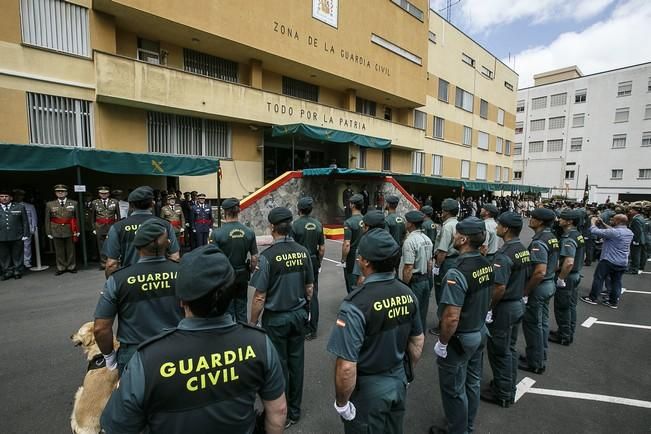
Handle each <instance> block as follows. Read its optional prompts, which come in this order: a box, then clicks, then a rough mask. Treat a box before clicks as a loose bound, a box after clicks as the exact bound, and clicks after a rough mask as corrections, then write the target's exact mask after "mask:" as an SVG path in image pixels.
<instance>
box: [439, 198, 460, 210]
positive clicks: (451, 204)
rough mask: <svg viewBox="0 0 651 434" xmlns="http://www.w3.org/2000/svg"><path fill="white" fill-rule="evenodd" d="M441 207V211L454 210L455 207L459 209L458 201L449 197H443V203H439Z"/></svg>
mask: <svg viewBox="0 0 651 434" xmlns="http://www.w3.org/2000/svg"><path fill="white" fill-rule="evenodd" d="M441 209H442V210H443V211H454V210H455V209H459V202H457V201H456V200H454V199H450V198H447V199H444V200H443V203H441Z"/></svg>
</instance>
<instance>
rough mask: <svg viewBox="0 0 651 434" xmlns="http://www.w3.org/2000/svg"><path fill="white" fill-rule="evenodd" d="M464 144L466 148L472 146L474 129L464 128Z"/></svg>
mask: <svg viewBox="0 0 651 434" xmlns="http://www.w3.org/2000/svg"><path fill="white" fill-rule="evenodd" d="M463 144H464V145H466V146H470V145H472V128H470V127H467V126H465V125H464V126H463Z"/></svg>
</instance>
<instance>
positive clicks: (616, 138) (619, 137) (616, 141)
mask: <svg viewBox="0 0 651 434" xmlns="http://www.w3.org/2000/svg"><path fill="white" fill-rule="evenodd" d="M626 138H627V137H626V134H613V142H612V145H611V148H610V149H625V148H626ZM620 144H621V146H620Z"/></svg>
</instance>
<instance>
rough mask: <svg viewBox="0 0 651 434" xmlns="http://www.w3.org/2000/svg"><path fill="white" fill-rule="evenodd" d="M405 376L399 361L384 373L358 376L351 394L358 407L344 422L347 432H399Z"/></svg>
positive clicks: (403, 404)
mask: <svg viewBox="0 0 651 434" xmlns="http://www.w3.org/2000/svg"><path fill="white" fill-rule="evenodd" d="M406 398H407V378H406V376H405V371H404V368H403V367H402V364H400V366H398V367H396V368H395V369H394V370H392V371H391V372H388V373H386V374H384V375H366V376H365V375H360V376H358V377H357V384H356V385H355V390H354V391H353V394H352V395H351V397H350V400H351V402H352V403H353V405H355V408H356V409H357V415H356V416H355V419H353V420H352V421H346V420H343V419H342V421H343V422H344V432H345V433H346V434H358V433H363V434H375V433H377V434H384V433H389V434H402V432H403V427H402V425H403V420H404V417H405V401H406Z"/></svg>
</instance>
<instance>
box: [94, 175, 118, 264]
mask: <svg viewBox="0 0 651 434" xmlns="http://www.w3.org/2000/svg"><path fill="white" fill-rule="evenodd" d="M97 193H98V194H99V198H98V199H95V200H93V201H92V202H91V204H90V221H91V224H92V227H93V234H95V237H96V240H97V251H98V252H99V268H100V270H103V269H104V268H106V254H104V249H103V247H104V242H105V241H106V237H107V236H108V232H109V229H111V226H112V225H113V224H114V223H115V222H117V221H118V220H120V202H119V201H118V200H117V199H112V198H110V197H109V188H108V187H99V188H98V189H97Z"/></svg>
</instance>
